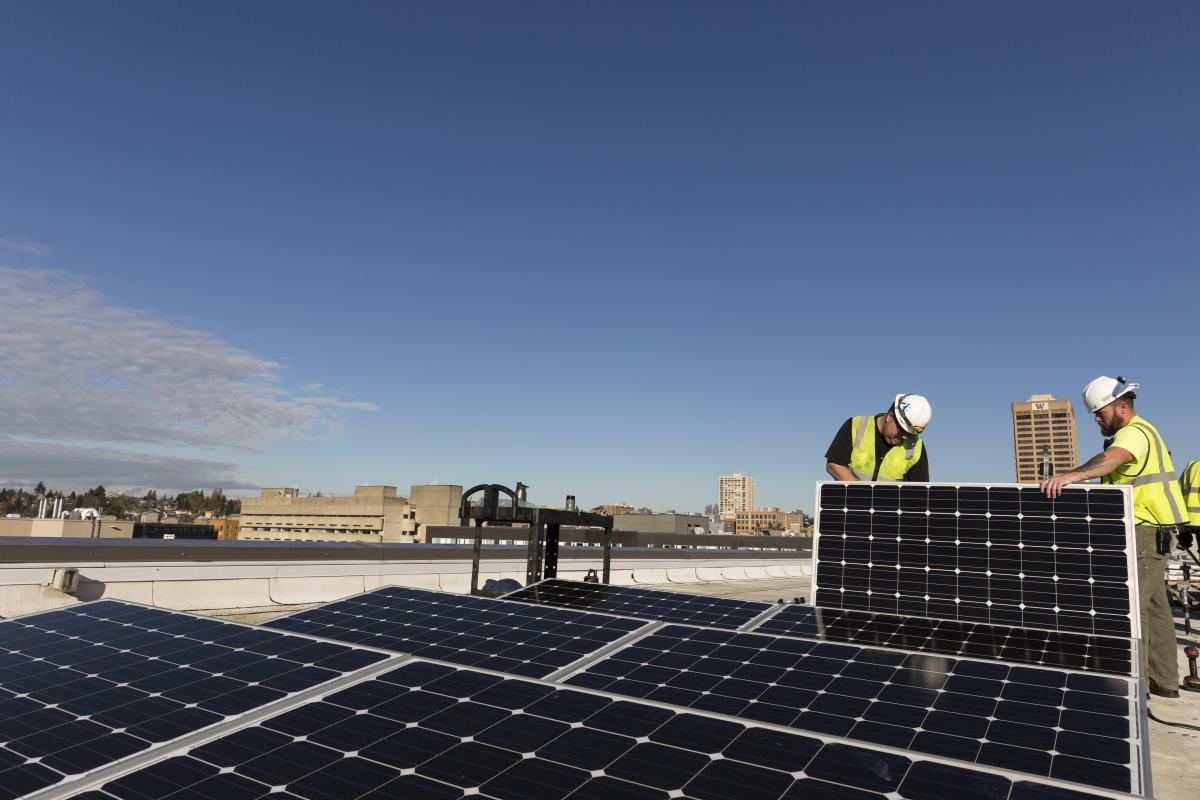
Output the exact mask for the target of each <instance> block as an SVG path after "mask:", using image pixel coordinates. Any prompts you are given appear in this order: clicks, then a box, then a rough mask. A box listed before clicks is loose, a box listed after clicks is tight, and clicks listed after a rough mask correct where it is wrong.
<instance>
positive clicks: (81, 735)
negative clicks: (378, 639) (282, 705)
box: [0, 600, 388, 798]
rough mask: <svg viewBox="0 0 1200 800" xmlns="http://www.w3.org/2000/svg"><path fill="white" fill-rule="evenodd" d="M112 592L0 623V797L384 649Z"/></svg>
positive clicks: (358, 663) (304, 685) (217, 717)
mask: <svg viewBox="0 0 1200 800" xmlns="http://www.w3.org/2000/svg"><path fill="white" fill-rule="evenodd" d="M387 657H388V656H387V655H386V654H384V653H377V652H372V651H370V650H364V649H360V648H355V647H347V646H344V645H339V644H333V643H330V642H317V641H314V640H312V639H309V638H307V637H302V636H291V635H286V634H281V633H274V632H271V631H264V630H260V629H257V628H253V627H250V626H248V625H241V624H239V623H234V622H223V621H219V620H214V619H206V618H202V617H197V616H194V615H191V614H184V613H180V612H176V611H166V610H163V609H158V608H147V607H145V606H140V605H135V604H132V603H126V602H121V601H115V600H100V601H95V602H91V603H86V604H81V605H77V606H71V607H68V608H62V609H57V610H54V611H48V612H43V613H39V614H32V615H29V616H25V617H19V618H16V619H10V620H5V621H3V622H0V797H3V798H9V797H19V796H21V795H24V794H27V793H29V792H33V791H37V790H39V789H42V788H45V787H47V786H52V785H54V784H58V783H60V782H62V781H64V780H67V779H69V778H70V777H71V776H77V775H80V774H82V773H86V772H88V771H91V770H94V769H97V768H99V767H102V766H104V765H106V764H109V763H112V762H114V761H118V760H120V759H123V758H126V757H128V756H132V755H133V754H135V753H139V752H143V751H146V750H148V749H150V748H152V747H154V746H156V745H159V744H161V743H163V742H168V741H171V740H173V739H177V738H178V737H180V736H183V735H186V734H189V733H191V732H193V731H196V730H199V729H201V728H205V727H208V726H211V725H214V724H217V723H220V722H222V721H224V720H228V719H231V718H234V717H237V716H239V715H241V714H243V713H245V712H247V711H249V710H251V709H255V708H259V707H262V706H264V705H267V704H269V703H272V702H275V701H277V700H280V699H282V698H285V697H288V696H289V695H294V694H295V693H297V692H299V691H302V690H305V689H309V688H311V687H313V686H316V685H318V684H321V683H324V682H327V681H329V680H332V679H335V678H338V677H339V676H341V675H344V674H346V673H349V672H353V671H355V670H358V669H360V668H362V667H365V666H367V665H369V664H373V663H376V662H379V661H382V660H384V659H386V658H387Z"/></svg>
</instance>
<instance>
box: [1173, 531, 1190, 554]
mask: <svg viewBox="0 0 1200 800" xmlns="http://www.w3.org/2000/svg"><path fill="white" fill-rule="evenodd" d="M1192 531H1193V528H1191V527H1188V526H1184V527H1182V528H1180V529H1179V532H1178V533H1177V534H1175V538H1176V539H1177V540H1178V541H1179V549H1180V550H1191V549H1192V542H1193V537H1192Z"/></svg>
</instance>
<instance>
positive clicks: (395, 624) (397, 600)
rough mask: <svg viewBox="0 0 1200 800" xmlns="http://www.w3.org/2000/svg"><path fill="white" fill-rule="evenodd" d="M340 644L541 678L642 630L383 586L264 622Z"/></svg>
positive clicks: (525, 606)
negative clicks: (350, 644) (356, 645)
mask: <svg viewBox="0 0 1200 800" xmlns="http://www.w3.org/2000/svg"><path fill="white" fill-rule="evenodd" d="M266 625H267V627H271V628H275V629H277V630H287V631H297V632H300V633H307V634H312V635H314V636H322V637H325V638H327V639H335V640H337V641H341V642H352V643H355V644H364V645H370V646H371V647H378V648H381V649H384V650H393V651H396V652H399V653H408V654H411V655H420V656H424V657H426V658H437V659H441V660H443V661H453V662H454V663H456V664H467V665H477V666H480V667H484V668H485V669H492V670H496V671H497V672H508V673H511V674H514V675H527V676H530V677H535V678H542V677H545V676H547V675H550V674H551V673H553V672H556V671H557V670H559V669H561V668H563V667H565V666H567V665H568V664H571V663H573V662H575V661H577V660H579V659H580V658H582V657H583V656H585V655H588V654H589V653H593V652H595V651H597V650H599V649H601V648H603V647H605V646H607V645H610V644H612V643H614V642H616V641H618V640H620V639H622V638H624V637H625V636H628V635H629V634H630V633H632V632H634V631H636V630H639V629H641V628H645V627H646V625H647V623H645V622H642V621H640V620H633V619H625V618H622V617H614V616H609V615H603V614H589V613H586V612H582V611H573V610H571V609H562V608H543V607H540V606H536V605H531V604H529V603H514V602H509V601H506V600H495V599H491V598H486V597H471V596H470V595H455V594H447V593H445V592H430V591H425V590H423V589H407V588H404V587H400V586H385V587H383V588H381V589H376V590H375V591H372V592H367V593H366V594H360V595H356V596H355V597H350V598H347V599H345V600H338V601H337V602H334V603H329V604H327V605H323V606H319V607H317V608H312V609H309V610H307V611H302V612H300V613H298V614H293V615H291V616H288V617H281V618H279V619H276V620H273V621H271V622H269V623H266Z"/></svg>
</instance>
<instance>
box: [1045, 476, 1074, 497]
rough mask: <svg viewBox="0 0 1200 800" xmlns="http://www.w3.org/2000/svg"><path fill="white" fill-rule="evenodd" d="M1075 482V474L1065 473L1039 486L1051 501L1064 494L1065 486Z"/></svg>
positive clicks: (1048, 479)
mask: <svg viewBox="0 0 1200 800" xmlns="http://www.w3.org/2000/svg"><path fill="white" fill-rule="evenodd" d="M1074 482H1075V473H1074V472H1064V473H1063V474H1062V475H1054V476H1052V477H1050V478H1047V479H1046V480H1044V481H1042V482H1041V483H1040V484H1038V488H1040V489H1041V490H1042V491H1043V492H1045V494H1046V497H1049V498H1050V499H1051V500H1053V499H1054V498H1056V497H1058V496H1059V495H1060V494H1062V490H1063V487H1064V486H1066V485H1067V484H1070V483H1074Z"/></svg>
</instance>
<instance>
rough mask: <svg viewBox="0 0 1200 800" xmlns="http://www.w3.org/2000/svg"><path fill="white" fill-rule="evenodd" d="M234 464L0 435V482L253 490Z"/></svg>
mask: <svg viewBox="0 0 1200 800" xmlns="http://www.w3.org/2000/svg"><path fill="white" fill-rule="evenodd" d="M235 470H236V465H234V464H232V463H229V462H225V461H210V460H207V459H201V458H176V457H174V456H161V455H149V454H145V453H131V452H126V451H123V450H112V449H104V448H95V447H71V446H67V445H58V444H43V443H36V444H35V443H31V442H18V441H13V440H11V439H3V438H0V486H9V487H14V488H15V487H25V488H32V487H34V486H36V485H37V483H38V481H43V482H44V483H45V484H46V486H48V487H50V488H51V489H61V490H63V491H69V490H71V489H76V490H83V489H90V488H92V487H93V486H96V485H98V484H103V485H104V486H105V487H106V488H108V489H119V490H121V491H136V492H139V493H140V492H143V491H145V490H147V489H157V490H162V491H171V492H184V491H191V490H193V489H214V488H217V487H220V488H222V489H224V490H225V491H226V493H227V494H235V493H238V492H240V491H246V490H251V489H254V488H255V487H254V486H252V485H251V484H248V483H245V482H243V481H239V480H237V479H236V478H234V477H233V476H234V474H235Z"/></svg>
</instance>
